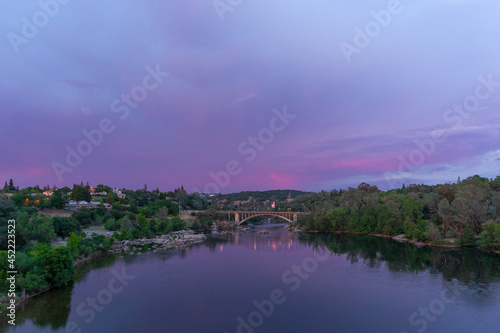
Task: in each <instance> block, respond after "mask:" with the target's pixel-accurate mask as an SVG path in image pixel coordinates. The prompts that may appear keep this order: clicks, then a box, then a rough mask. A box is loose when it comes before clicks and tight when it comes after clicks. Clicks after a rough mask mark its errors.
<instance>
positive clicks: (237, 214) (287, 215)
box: [191, 210, 311, 225]
mask: <svg viewBox="0 0 500 333" xmlns="http://www.w3.org/2000/svg"><path fill="white" fill-rule="evenodd" d="M191 212H196V213H203V212H205V211H203V210H193V211H191ZM217 212H218V213H224V214H228V221H231V220H232V219H231V215H234V221H235V222H236V224H238V225H240V224H242V223H243V222H246V221H247V220H249V219H251V218H252V217H256V216H276V217H279V218H281V219H283V220H285V221H287V222H289V223H292V222H297V218H298V216H299V215H308V214H311V213H304V212H270V211H267V212H266V211H246V210H230V211H228V210H219V211H217Z"/></svg>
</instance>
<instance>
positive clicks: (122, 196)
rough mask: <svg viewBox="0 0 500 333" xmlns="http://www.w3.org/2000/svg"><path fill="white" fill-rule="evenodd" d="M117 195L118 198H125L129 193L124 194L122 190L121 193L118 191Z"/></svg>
mask: <svg viewBox="0 0 500 333" xmlns="http://www.w3.org/2000/svg"><path fill="white" fill-rule="evenodd" d="M116 195H117V196H118V198H119V199H125V198H126V197H127V195H126V194H123V193H121V192H120V193H117V194H116Z"/></svg>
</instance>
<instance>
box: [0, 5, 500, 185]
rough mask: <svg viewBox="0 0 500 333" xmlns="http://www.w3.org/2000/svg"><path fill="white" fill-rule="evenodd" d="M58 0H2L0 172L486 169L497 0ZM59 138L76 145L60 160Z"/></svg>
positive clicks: (229, 178) (156, 177) (19, 180)
mask: <svg viewBox="0 0 500 333" xmlns="http://www.w3.org/2000/svg"><path fill="white" fill-rule="evenodd" d="M58 1H59V2H57V1H56V0H42V1H40V2H38V1H28V0H26V1H25V0H22V1H8V0H0V32H1V34H0V36H1V38H0V55H1V56H0V115H1V116H0V117H1V121H0V141H1V152H2V154H1V156H2V157H1V159H0V181H1V182H2V183H3V181H5V180H8V179H9V178H13V179H14V182H15V184H16V185H19V186H20V187H24V186H28V185H34V184H39V185H47V184H50V185H51V186H52V185H53V184H55V185H57V186H59V187H61V186H64V185H71V184H73V183H74V182H78V183H79V182H80V181H82V180H83V181H89V183H90V184H91V185H96V184H100V183H105V184H109V185H111V186H116V187H127V188H132V189H135V188H141V187H142V186H143V185H144V184H147V185H148V186H149V187H150V188H153V187H159V188H160V189H162V190H172V189H173V188H175V187H177V186H180V185H184V187H185V188H186V189H187V190H188V191H189V192H191V191H193V190H198V191H200V192H214V191H217V192H222V193H227V192H235V191H241V190H267V189H291V188H293V189H299V190H309V191H320V190H331V189H333V188H340V187H342V188H346V187H347V186H357V185H358V184H359V183H360V182H363V181H364V182H367V183H370V184H376V185H378V186H379V187H381V188H382V189H387V188H390V187H399V186H401V185H402V183H403V182H404V183H406V184H409V183H427V184H436V183H443V182H448V181H455V180H456V179H457V177H458V176H460V177H462V178H465V177H468V176H471V175H474V174H480V175H482V176H486V177H495V176H496V175H497V174H498V171H497V170H498V169H499V166H500V148H499V146H498V144H499V142H500V140H499V139H500V133H499V128H500V122H499V121H500V113H499V111H500V44H499V42H498V41H499V40H500V20H498V17H499V16H498V14H499V13H500V2H499V1H497V0H446V1H445V0H441V1H434V0H421V1H410V0H406V1H403V0H402V1H401V2H400V3H399V5H398V4H397V2H396V3H393V2H394V1H378V0H377V1H375V0H359V1H331V0H314V1H305V0H304V1H299V0H273V1H268V0H253V1H250V0H242V1H239V3H240V4H239V5H236V6H232V5H228V0H220V1H216V2H215V4H217V3H218V6H219V7H218V9H216V8H215V6H214V2H213V1H212V0H189V1H180V0H179V1H178V0H144V1H132V0H120V1H119V2H118V1H97V0H86V1H76V0H73V1H68V0H65V1H63V0H58ZM64 2H68V3H67V4H60V3H64ZM44 3H47V4H48V5H46V6H45V5H44V6H42V5H41V4H44ZM118 3H119V5H118ZM232 3H233V4H234V3H238V1H237V0H233V1H232ZM224 6H226V7H224ZM43 7H45V8H46V9H45V11H46V12H49V14H50V15H49V14H46V13H45V12H44V11H43V10H44V9H43ZM389 10H390V11H389ZM381 11H382V12H381ZM391 11H392V13H391ZM375 13H378V14H375ZM388 14H389V15H390V17H389V16H388ZM375 17H378V19H379V22H377V21H375ZM221 18H223V20H221ZM32 24H35V25H33V26H32ZM36 25H38V27H37V26H36ZM33 28H34V29H35V30H33ZM359 31H364V32H363V34H362V35H361V34H360V33H359ZM157 69H158V70H159V71H160V72H164V73H168V75H166V74H161V75H160V76H156V80H155V78H154V77H152V76H151V75H150V74H149V72H153V71H154V70H157ZM481 77H482V79H480V78H481ZM488 81H490V83H489V84H488V83H487V82H488ZM491 81H493V82H491ZM146 86H147V87H148V89H149V90H146V89H145V87H146ZM131 92H132V93H133V94H132V96H135V97H130V98H132V100H131V101H130V102H129V104H130V106H127V104H126V102H124V101H122V95H130V94H131ZM144 93H146V94H147V96H146V95H144ZM134 94H135V95H134ZM125 98H126V97H125ZM133 98H137V102H134V99H133ZM477 102H479V105H476V104H475V103H477ZM113 103H114V108H113V107H112V104H113ZM455 104H456V106H457V108H456V109H453V107H454V105H455ZM464 104H466V105H465V106H463V105H464ZM461 105H462V106H461ZM460 107H462V111H461V110H460ZM285 109H286V113H287V114H288V115H289V116H288V117H289V118H286V119H285V120H284V121H283V120H280V119H279V118H278V117H277V116H276V114H277V113H279V114H283V113H284V112H285V111H284V110H285ZM273 110H274V111H273ZM467 110H471V111H470V112H469V111H467ZM114 111H117V112H114ZM282 117H283V116H282ZM103 121H104V122H106V121H108V124H107V125H106V126H104V127H105V129H108V132H109V133H104V134H103V135H102V138H100V137H99V136H98V135H97V136H96V137H95V138H96V140H98V141H95V142H97V145H95V144H92V143H89V142H88V141H87V142H84V141H85V140H87V139H86V137H85V136H84V134H83V133H82V131H84V130H86V131H92V130H94V129H99V126H100V123H101V122H103ZM107 126H109V127H111V129H109V128H108V127H107ZM259 135H260V136H259ZM432 135H434V139H432V138H433V136H432ZM437 135H445V136H444V137H443V136H441V137H438V136H437ZM249 136H250V137H254V138H255V140H254V142H253V143H252V139H249ZM416 140H417V141H418V142H421V143H422V142H423V143H425V144H423V145H422V144H421V145H420V146H421V147H422V148H421V147H419V145H418V144H417V143H416ZM252 144H254V145H255V146H252ZM68 147H69V148H70V149H71V150H74V151H77V154H79V152H78V149H80V152H82V154H86V155H87V156H80V158H81V160H80V161H76V160H72V162H73V163H72V165H69V164H68V162H67V161H66V158H67V154H68V152H67V148H68ZM89 147H91V152H89V151H88V148H89ZM85 149H87V150H85ZM230 161H233V162H232V163H237V164H238V165H237V166H234V165H233V166H231V167H230V168H233V169H232V170H231V171H235V172H233V175H230V174H226V171H225V170H226V167H227V164H228V163H229V164H231V163H230ZM234 161H235V162H234ZM211 173H212V175H213V174H218V175H219V179H218V183H217V182H216V181H215V180H214V179H213V177H211V175H210V174H211Z"/></svg>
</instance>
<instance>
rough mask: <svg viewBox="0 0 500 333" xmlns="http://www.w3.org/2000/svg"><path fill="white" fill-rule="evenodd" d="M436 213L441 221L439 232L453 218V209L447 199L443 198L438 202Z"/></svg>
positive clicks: (446, 226) (442, 230)
mask: <svg viewBox="0 0 500 333" xmlns="http://www.w3.org/2000/svg"><path fill="white" fill-rule="evenodd" d="M437 207H438V215H439V217H440V218H441V220H442V221H443V223H442V224H441V232H445V230H446V228H448V227H449V226H450V224H451V222H452V219H453V210H452V208H451V206H450V203H449V201H448V199H446V198H443V199H442V200H441V201H439V203H438V206H437Z"/></svg>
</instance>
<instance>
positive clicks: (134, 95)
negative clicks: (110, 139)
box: [51, 65, 170, 182]
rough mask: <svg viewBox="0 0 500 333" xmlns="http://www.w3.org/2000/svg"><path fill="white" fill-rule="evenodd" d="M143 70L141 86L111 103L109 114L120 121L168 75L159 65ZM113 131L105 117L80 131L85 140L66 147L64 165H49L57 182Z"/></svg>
mask: <svg viewBox="0 0 500 333" xmlns="http://www.w3.org/2000/svg"><path fill="white" fill-rule="evenodd" d="M145 70H146V72H147V74H146V75H145V76H144V78H143V79H142V83H141V84H139V85H136V86H135V87H133V88H132V89H131V90H130V92H129V93H123V94H121V98H117V99H115V100H114V101H113V102H111V105H110V109H111V112H112V113H114V114H116V115H117V116H118V118H119V119H120V120H125V119H127V118H128V116H129V115H130V111H131V109H136V108H137V107H138V106H139V104H140V103H141V102H143V101H144V100H145V99H146V98H147V97H148V94H149V93H150V92H151V91H153V90H155V89H156V88H158V87H159V86H160V84H161V83H162V82H163V80H164V79H165V78H166V77H167V76H169V75H170V74H169V73H166V72H162V71H161V70H160V66H159V65H156V68H155V69H153V68H151V67H150V66H147V67H146V69H145ZM115 129H116V125H115V123H114V122H113V120H111V119H110V118H107V117H105V118H102V119H101V120H100V121H99V125H98V126H97V128H93V129H91V130H87V129H84V130H82V135H83V136H84V137H85V139H82V140H80V141H79V142H78V144H77V145H76V146H75V147H71V146H69V145H68V146H66V148H65V149H66V152H67V153H66V158H65V160H64V162H65V163H61V162H59V161H54V162H52V164H51V166H52V170H54V173H55V174H56V176H57V179H58V180H59V182H62V181H63V175H64V174H65V173H71V172H73V170H74V169H75V168H76V167H78V166H79V165H80V164H81V163H82V162H83V159H84V157H88V156H89V155H90V154H92V151H93V150H94V147H98V146H99V145H101V144H102V142H103V141H104V137H105V135H106V134H111V133H113V131H114V130H115Z"/></svg>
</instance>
